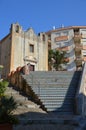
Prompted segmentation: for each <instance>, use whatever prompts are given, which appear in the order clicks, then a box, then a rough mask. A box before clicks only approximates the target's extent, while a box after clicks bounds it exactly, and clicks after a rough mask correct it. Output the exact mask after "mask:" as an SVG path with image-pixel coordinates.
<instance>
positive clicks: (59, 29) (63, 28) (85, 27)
mask: <svg viewBox="0 0 86 130" xmlns="http://www.w3.org/2000/svg"><path fill="white" fill-rule="evenodd" d="M75 28H79V29H86V26H68V27H60V28H56V29H54V30H53V29H52V30H49V31H48V32H45V33H46V34H50V33H52V32H58V31H62V30H68V29H75Z"/></svg>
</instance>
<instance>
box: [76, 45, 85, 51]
mask: <svg viewBox="0 0 86 130" xmlns="http://www.w3.org/2000/svg"><path fill="white" fill-rule="evenodd" d="M81 49H83V46H82V45H81V44H76V45H75V50H81Z"/></svg>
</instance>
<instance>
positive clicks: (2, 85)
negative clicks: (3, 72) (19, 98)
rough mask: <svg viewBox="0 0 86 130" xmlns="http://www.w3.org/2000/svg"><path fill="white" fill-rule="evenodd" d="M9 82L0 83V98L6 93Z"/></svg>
mask: <svg viewBox="0 0 86 130" xmlns="http://www.w3.org/2000/svg"><path fill="white" fill-rule="evenodd" d="M8 85H9V82H7V81H0V97H2V96H4V92H5V91H6V88H7V86H8Z"/></svg>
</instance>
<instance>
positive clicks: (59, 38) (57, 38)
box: [55, 36, 68, 42]
mask: <svg viewBox="0 0 86 130" xmlns="http://www.w3.org/2000/svg"><path fill="white" fill-rule="evenodd" d="M67 40H68V36H59V37H56V38H55V42H60V41H67Z"/></svg>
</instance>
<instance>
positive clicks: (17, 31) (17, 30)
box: [16, 25, 19, 33]
mask: <svg viewBox="0 0 86 130" xmlns="http://www.w3.org/2000/svg"><path fill="white" fill-rule="evenodd" d="M16 33H19V26H18V25H17V26H16Z"/></svg>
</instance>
